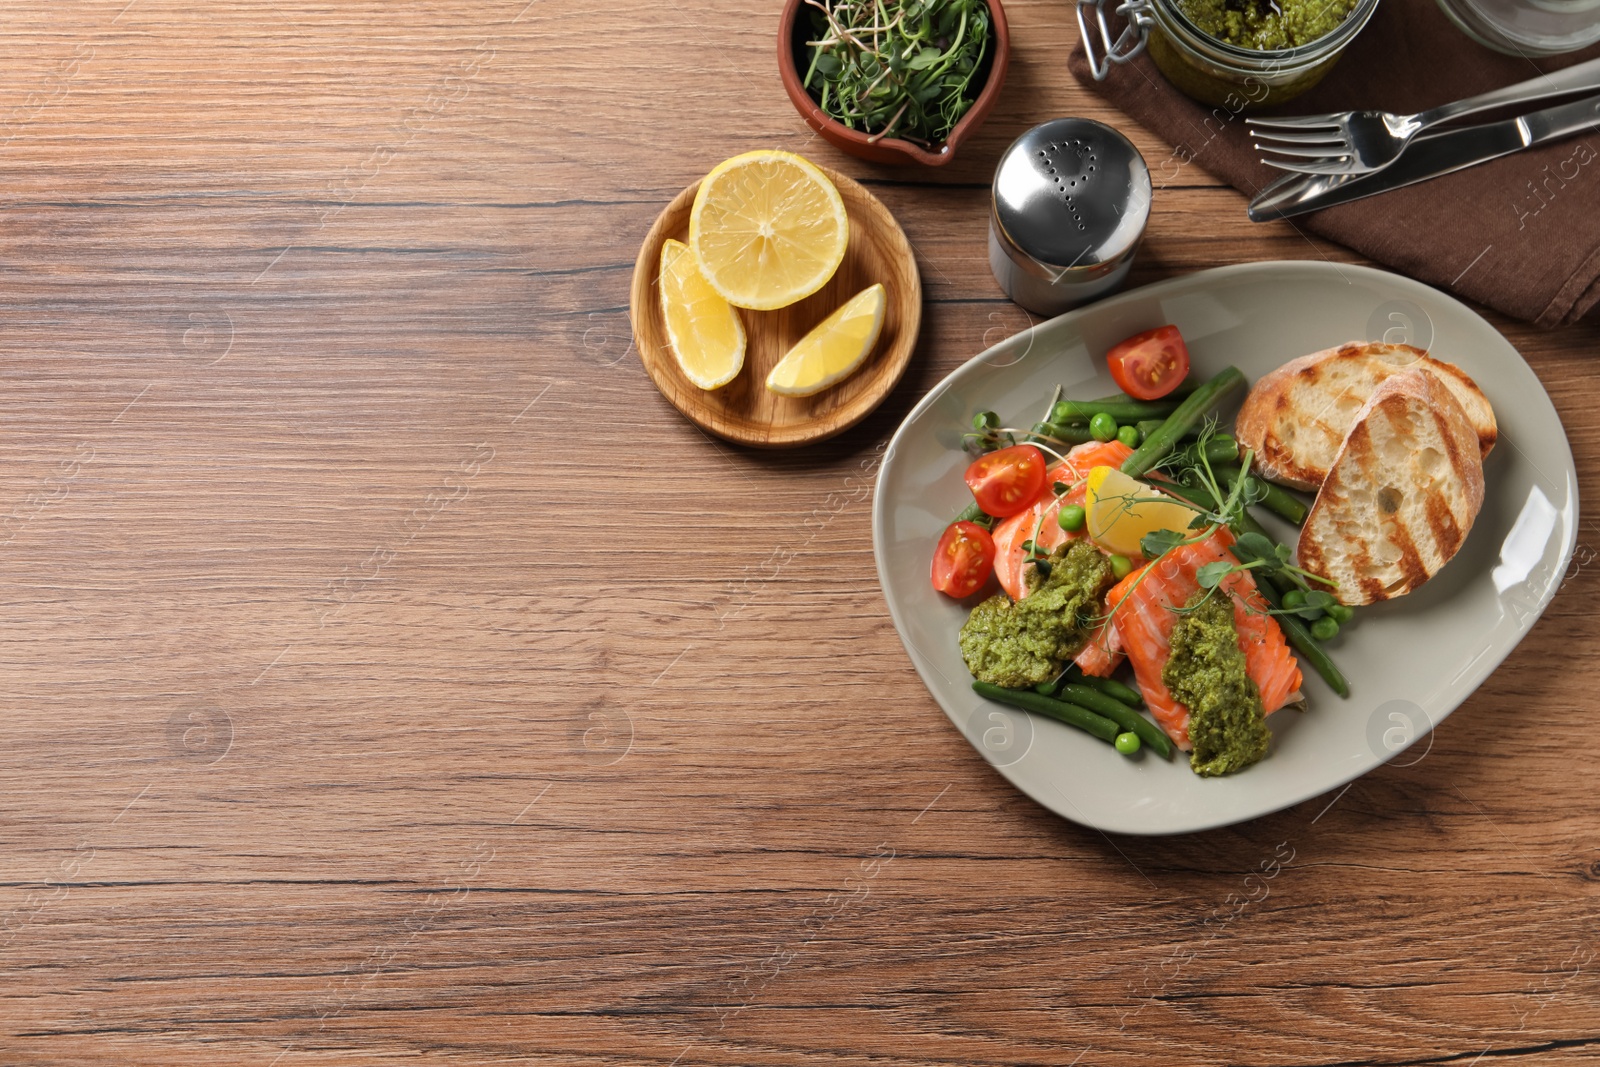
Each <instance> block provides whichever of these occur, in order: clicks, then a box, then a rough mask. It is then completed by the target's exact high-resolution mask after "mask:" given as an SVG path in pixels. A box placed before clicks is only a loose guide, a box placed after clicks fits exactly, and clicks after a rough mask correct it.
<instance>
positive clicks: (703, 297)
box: [661, 238, 745, 389]
mask: <svg viewBox="0 0 1600 1067" xmlns="http://www.w3.org/2000/svg"><path fill="white" fill-rule="evenodd" d="M661 317H662V319H663V320H665V322H666V326H667V347H668V348H670V349H672V357H673V358H674V359H676V360H677V361H678V369H679V370H681V371H683V376H684V377H685V378H688V379H689V380H690V381H691V382H693V383H694V384H695V385H697V386H699V387H700V388H702V389H718V388H721V387H722V386H724V385H727V384H728V383H729V382H731V381H733V380H734V378H736V377H738V376H739V370H740V368H742V367H743V366H744V349H745V336H744V324H743V323H741V322H740V321H739V313H738V312H737V311H735V310H733V306H732V305H731V304H729V303H728V302H727V301H726V300H724V299H722V297H721V295H720V294H718V293H717V291H716V290H715V289H713V288H711V286H710V285H709V284H707V282H706V280H705V277H704V276H703V275H702V274H701V273H700V268H699V266H698V265H696V263H695V259H694V253H693V252H691V251H689V246H688V245H686V244H684V243H683V242H682V241H674V240H671V239H670V238H669V239H668V240H667V241H666V242H665V243H664V244H663V245H662V246H661Z"/></svg>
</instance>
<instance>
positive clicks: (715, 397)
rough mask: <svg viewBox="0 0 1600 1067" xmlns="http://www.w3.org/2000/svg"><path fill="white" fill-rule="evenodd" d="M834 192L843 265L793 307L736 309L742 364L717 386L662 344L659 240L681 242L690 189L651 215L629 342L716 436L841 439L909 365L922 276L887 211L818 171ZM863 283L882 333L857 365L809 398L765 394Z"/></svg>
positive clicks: (856, 188)
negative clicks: (875, 292) (871, 289)
mask: <svg viewBox="0 0 1600 1067" xmlns="http://www.w3.org/2000/svg"><path fill="white" fill-rule="evenodd" d="M818 169H820V170H821V171H822V172H823V173H824V174H826V175H827V176H828V178H829V179H830V180H831V181H832V182H833V183H834V185H835V186H837V187H838V189H839V195H840V196H841V197H842V198H843V199H844V209H845V213H846V214H847V215H848V216H849V218H850V243H849V246H848V247H847V249H846V250H845V254H844V262H843V263H841V264H839V269H838V270H837V271H836V272H835V273H834V275H833V277H832V278H830V279H829V280H828V283H827V284H826V285H824V286H823V287H822V288H821V289H819V290H817V291H816V292H815V293H813V294H811V295H810V296H808V297H806V298H805V299H804V300H801V301H800V302H798V303H795V304H791V305H789V306H788V307H786V308H779V309H777V310H776V311H747V310H745V309H743V308H741V309H739V311H738V314H739V317H740V318H741V320H742V321H743V322H744V330H745V336H746V337H747V339H748V340H747V342H746V346H745V357H744V368H743V369H742V370H740V371H739V376H738V377H737V378H735V379H734V380H733V381H731V382H729V383H728V384H727V385H725V386H723V387H722V388H721V389H712V390H709V391H708V390H705V389H701V388H699V387H698V386H696V385H695V384H694V383H693V382H691V381H689V379H688V378H685V377H684V375H683V372H682V371H681V370H679V369H678V363H677V360H675V359H673V357H672V351H671V349H669V348H668V347H667V328H666V324H665V323H664V322H663V321H662V316H661V300H660V298H659V296H658V295H657V289H656V285H657V279H658V276H659V274H660V269H661V246H662V245H663V244H665V243H666V240H667V238H669V237H671V238H676V239H677V240H679V241H688V239H689V236H688V235H689V209H690V208H692V207H693V206H694V194H695V193H696V192H697V191H698V190H699V188H700V183H699V182H695V183H694V184H693V185H691V186H689V187H688V188H687V189H685V190H683V192H681V193H679V194H678V195H677V197H676V198H674V199H673V201H672V203H670V204H668V205H667V206H666V208H665V209H663V210H662V212H661V214H660V215H659V216H658V217H657V218H656V221H655V225H654V226H652V227H651V228H650V233H649V235H648V236H647V237H646V238H645V240H644V247H642V248H641V249H640V250H639V258H638V260H637V262H635V264H634V267H633V289H632V293H631V295H630V298H629V308H628V313H629V316H630V318H631V319H632V320H633V339H634V344H635V345H636V346H637V347H638V349H639V358H640V359H641V360H642V361H643V362H644V369H645V370H646V371H647V372H648V373H649V375H650V380H651V381H653V382H655V384H656V388H657V389H659V390H661V395H662V396H664V397H666V398H667V401H668V402H669V403H671V404H672V406H673V407H675V408H677V409H678V410H679V411H681V412H682V413H683V414H684V415H685V416H687V417H688V419H689V421H691V422H693V423H694V424H695V425H697V426H699V427H700V428H701V429H703V430H708V431H710V432H711V433H714V434H716V435H717V436H718V437H722V438H726V439H727V440H729V441H734V442H737V443H739V444H743V445H752V446H754V447H757V448H791V447H794V446H797V445H805V444H810V443H812V442H814V441H822V440H825V439H827V438H829V437H832V436H833V435H835V434H838V433H843V432H844V431H845V430H848V429H849V428H850V427H852V426H854V425H855V424H856V423H858V422H860V421H861V420H862V419H864V418H866V417H867V416H868V415H869V414H871V412H872V409H873V408H875V407H877V406H878V405H879V404H880V403H882V402H883V399H884V397H886V396H888V395H889V393H890V391H891V390H893V389H894V387H895V385H896V384H898V383H899V381H900V377H901V375H903V374H905V371H906V365H907V364H908V363H910V361H911V352H912V350H913V349H914V348H916V346H917V331H918V330H919V329H920V328H921V325H922V279H921V277H920V276H919V275H918V273H917V260H916V256H915V255H914V254H913V253H912V250H911V242H910V241H908V240H906V235H905V232H904V231H903V230H901V229H900V224H899V223H898V222H896V221H895V218H894V216H893V215H891V214H890V213H889V209H888V208H886V207H884V206H883V203H882V202H881V201H879V200H878V198H877V197H875V196H873V195H872V194H871V193H870V192H868V191H867V190H866V188H865V187H864V186H862V185H861V184H860V183H858V182H855V181H852V180H851V179H849V178H847V177H845V176H844V175H842V174H840V173H839V172H838V171H835V170H830V169H829V168H827V167H822V166H820V165H819V167H818ZM873 282H882V283H883V285H884V288H885V289H886V290H887V291H888V292H887V295H888V301H887V304H886V305H885V307H884V311H883V332H882V333H881V334H879V335H878V344H877V346H876V347H875V348H874V349H873V351H872V353H871V355H869V356H868V357H867V361H866V362H865V363H864V364H862V366H861V367H860V369H858V370H857V371H856V372H855V373H853V374H851V375H850V377H848V378H846V379H845V380H844V381H842V382H840V383H839V384H838V385H834V386H831V387H829V388H827V389H824V390H823V391H822V392H820V393H818V394H817V395H815V396H807V397H789V396H779V395H778V394H776V393H772V392H769V391H768V390H767V388H766V380H767V373H768V372H769V371H771V370H772V368H773V367H774V366H776V365H777V363H778V360H780V359H782V358H783V356H784V354H785V353H787V352H788V351H789V349H790V348H792V347H794V344H795V342H797V341H799V340H800V338H802V337H804V336H805V335H806V334H807V333H808V332H810V330H811V328H812V327H814V326H816V325H817V323H819V322H821V321H822V320H823V319H825V318H827V317H828V316H829V315H830V314H831V313H832V312H833V311H834V310H835V309H836V308H838V307H839V305H841V304H843V303H844V302H845V301H846V300H849V299H850V298H851V297H852V296H855V295H856V294H857V293H859V292H860V291H861V290H863V289H865V288H866V287H867V286H869V285H871V284H872V283H873Z"/></svg>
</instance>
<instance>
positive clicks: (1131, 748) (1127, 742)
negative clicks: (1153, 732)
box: [1116, 731, 1139, 756]
mask: <svg viewBox="0 0 1600 1067" xmlns="http://www.w3.org/2000/svg"><path fill="white" fill-rule="evenodd" d="M1116 746H1117V751H1118V752H1120V753H1122V754H1123V755H1124V756H1131V755H1133V754H1134V753H1135V752H1137V751H1139V735H1138V734H1136V733H1133V732H1131V731H1130V732H1128V733H1124V734H1118V735H1117V740H1116Z"/></svg>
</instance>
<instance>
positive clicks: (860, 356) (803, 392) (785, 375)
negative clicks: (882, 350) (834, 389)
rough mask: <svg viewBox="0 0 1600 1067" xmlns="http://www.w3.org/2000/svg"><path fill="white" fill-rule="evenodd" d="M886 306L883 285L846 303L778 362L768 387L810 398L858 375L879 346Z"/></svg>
mask: <svg viewBox="0 0 1600 1067" xmlns="http://www.w3.org/2000/svg"><path fill="white" fill-rule="evenodd" d="M884 303H885V297H884V290H883V286H882V284H878V285H869V286H868V287H867V288H865V289H863V290H861V292H859V293H857V294H856V295H855V296H852V297H851V298H850V299H849V300H847V301H845V303H844V305H843V306H842V307H840V308H839V310H837V311H835V312H834V313H833V314H832V315H829V316H828V317H827V318H825V319H823V320H822V321H821V322H820V323H818V324H817V326H816V328H815V329H813V330H812V331H811V332H810V333H808V334H806V335H805V336H804V337H802V338H800V342H799V343H798V344H796V345H795V346H794V347H793V348H791V349H789V351H788V353H787V354H786V355H785V356H784V357H783V358H782V359H780V360H779V361H778V365H777V366H776V367H773V368H772V373H771V374H769V375H767V388H768V389H771V390H772V391H773V392H774V393H778V394H781V395H783V396H811V395H812V394H813V393H820V392H822V390H824V389H826V388H827V387H828V386H830V385H833V384H834V383H836V382H840V381H843V380H844V379H845V378H848V377H849V376H850V375H851V374H853V373H855V370H856V368H857V367H859V366H861V364H862V363H864V362H866V359H867V355H868V354H869V353H871V351H872V346H873V345H875V344H877V343H878V334H879V333H880V332H881V331H882V330H883V305H884Z"/></svg>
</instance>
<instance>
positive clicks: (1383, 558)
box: [1299, 367, 1483, 605]
mask: <svg viewBox="0 0 1600 1067" xmlns="http://www.w3.org/2000/svg"><path fill="white" fill-rule="evenodd" d="M1479 441H1480V435H1479V434H1478V432H1477V428H1476V427H1475V426H1474V424H1473V421H1472V420H1471V419H1470V418H1469V417H1468V415H1467V412H1466V411H1465V410H1464V409H1463V408H1462V406H1461V403H1460V402H1459V401H1458V400H1457V399H1456V398H1455V396H1454V394H1453V393H1452V392H1451V390H1450V389H1449V388H1448V387H1447V386H1446V385H1445V384H1444V383H1442V382H1441V381H1440V380H1439V378H1438V377H1437V376H1436V375H1434V374H1432V373H1430V372H1429V371H1428V370H1426V369H1423V368H1420V367H1413V368H1411V369H1408V370H1404V371H1401V372H1399V373H1398V374H1393V375H1390V376H1389V377H1388V378H1386V379H1385V380H1384V381H1382V382H1380V383H1379V384H1378V387H1377V388H1376V389H1374V390H1373V391H1372V396H1371V398H1370V399H1368V400H1367V402H1366V403H1365V404H1363V405H1362V406H1361V409H1360V410H1359V411H1358V412H1357V413H1356V417H1355V420H1354V424H1353V425H1352V426H1351V427H1350V432H1349V433H1348V434H1347V435H1346V436H1345V438H1344V444H1343V446H1342V447H1341V448H1340V449H1339V452H1338V455H1337V456H1336V457H1335V459H1334V461H1333V464H1332V469H1331V470H1330V471H1329V472H1328V477H1327V479H1326V480H1325V481H1324V482H1323V484H1322V489H1321V491H1320V492H1319V493H1318V494H1317V500H1316V503H1315V504H1313V505H1312V507H1311V513H1310V514H1309V515H1307V516H1306V522H1305V526H1304V527H1303V528H1302V530H1301V532H1300V545H1299V558H1300V566H1301V567H1303V568H1305V569H1306V570H1308V571H1310V572H1311V573H1313V574H1320V575H1323V576H1325V577H1327V578H1331V579H1333V580H1334V581H1335V582H1337V583H1339V584H1338V588H1337V589H1335V590H1333V593H1334V595H1335V596H1336V597H1338V599H1339V601H1340V602H1341V603H1344V604H1351V605H1356V604H1371V603H1373V602H1375V601H1379V600H1389V599H1392V598H1394V597H1397V596H1404V595H1405V594H1406V593H1409V592H1411V591H1412V590H1414V589H1416V588H1417V587H1418V586H1420V585H1421V584H1422V583H1423V582H1425V581H1427V580H1428V579H1429V578H1431V577H1432V576H1433V575H1435V574H1437V573H1438V572H1439V568H1441V567H1443V566H1444V565H1445V564H1446V563H1448V562H1449V561H1450V558H1451V557H1452V556H1454V555H1455V554H1456V551H1457V550H1458V549H1459V548H1460V547H1461V545H1462V543H1463V542H1464V541H1465V540H1466V539H1467V532H1468V531H1469V530H1471V529H1472V523H1473V520H1474V519H1476V518H1477V517H1478V509H1479V508H1481V507H1482V506H1483V458H1482V454H1481V452H1480V451H1479Z"/></svg>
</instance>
